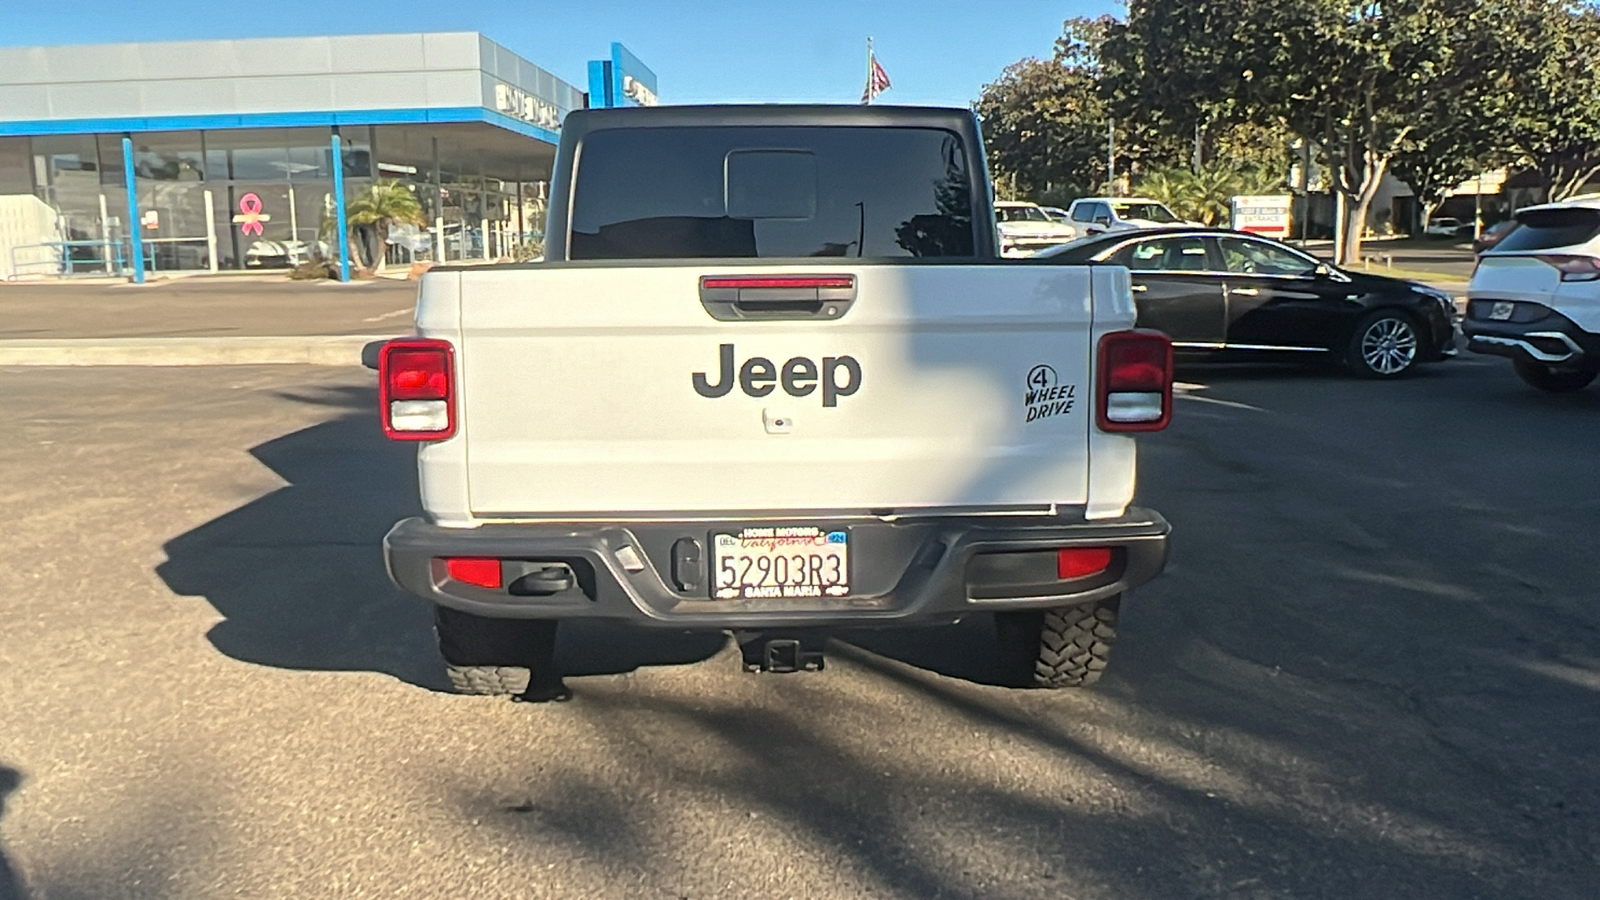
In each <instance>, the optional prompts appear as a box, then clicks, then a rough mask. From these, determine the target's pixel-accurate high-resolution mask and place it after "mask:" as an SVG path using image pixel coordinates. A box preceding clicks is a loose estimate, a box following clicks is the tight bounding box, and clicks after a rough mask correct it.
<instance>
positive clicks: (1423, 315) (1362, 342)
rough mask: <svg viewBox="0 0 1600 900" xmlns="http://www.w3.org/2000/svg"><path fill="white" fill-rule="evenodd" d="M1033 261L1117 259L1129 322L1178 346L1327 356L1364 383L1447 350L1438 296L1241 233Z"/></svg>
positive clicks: (1152, 239) (1137, 242) (1104, 238)
mask: <svg viewBox="0 0 1600 900" xmlns="http://www.w3.org/2000/svg"><path fill="white" fill-rule="evenodd" d="M1033 260H1036V261H1041V262H1044V263H1047V264H1048V263H1057V264H1059V263H1079V264H1082V263H1088V264H1096V263H1099V264H1104V265H1116V266H1126V267H1127V268H1128V269H1129V270H1131V272H1132V274H1133V299H1134V304H1135V306H1137V307H1138V311H1139V327H1141V328H1154V329H1156V330H1158V331H1164V332H1166V334H1167V336H1168V337H1170V338H1172V344H1173V347H1174V348H1175V349H1177V350H1178V351H1180V352H1183V351H1189V352H1204V353H1211V354H1215V355H1216V356H1219V357H1220V356H1231V357H1249V356H1256V357H1263V356H1267V355H1272V356H1274V357H1283V356H1294V357H1304V358H1306V359H1307V360H1308V361H1309V360H1312V359H1337V360H1339V361H1342V362H1343V363H1344V364H1345V365H1346V366H1348V367H1349V368H1350V369H1351V371H1353V372H1355V373H1356V374H1358V375H1363V376H1366V377H1370V378H1394V377H1397V376H1399V375H1403V374H1405V373H1407V372H1409V371H1411V370H1412V368H1413V367H1414V366H1416V365H1417V364H1418V363H1421V362H1428V361H1432V360H1437V359H1442V358H1444V357H1447V356H1454V355H1455V353H1456V347H1455V321H1456V308H1455V301H1454V300H1453V299H1451V297H1450V295H1449V294H1446V293H1444V292H1443V291H1440V290H1436V289H1434V288H1431V287H1428V286H1427V285H1423V284H1417V283H1416V282H1411V281H1401V280H1399V279H1396V278H1384V277H1382V276H1379V275H1368V274H1366V273H1362V272H1347V271H1344V270H1342V269H1337V268H1334V267H1333V266H1330V265H1328V264H1327V263H1324V262H1322V261H1321V260H1318V259H1316V258H1315V257H1312V256H1308V255H1306V254H1305V253H1303V252H1301V251H1299V250H1296V249H1295V248H1293V247H1290V246H1288V245H1286V244H1281V243H1279V242H1277V241H1273V240H1268V239H1266V238H1262V237H1258V236H1256V235H1252V234H1246V233H1243V232H1235V231H1222V230H1218V229H1196V228H1189V229H1183V228H1163V229H1152V230H1146V231H1122V232H1112V233H1110V234H1104V235H1096V236H1094V237H1088V238H1083V239H1081V240H1078V241H1074V242H1072V243H1070V244H1064V245H1062V246H1060V247H1054V248H1051V249H1050V250H1046V251H1044V252H1042V253H1039V254H1037V255H1035V256H1034V257H1033Z"/></svg>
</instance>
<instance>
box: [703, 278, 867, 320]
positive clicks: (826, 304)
mask: <svg viewBox="0 0 1600 900" xmlns="http://www.w3.org/2000/svg"><path fill="white" fill-rule="evenodd" d="M855 302H856V278H855V276H854V275H705V276H702V277H701V278H700V305H701V306H703V307H705V310H706V312H707V313H709V314H710V315H711V318H713V319H716V320H718V321H722V322H736V321H751V320H761V321H772V320H774V319H778V320H783V319H791V320H792V319H842V318H844V315H845V313H846V312H848V311H849V310H850V307H851V306H852V305H853V304H854V303H855Z"/></svg>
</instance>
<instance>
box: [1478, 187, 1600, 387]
mask: <svg viewBox="0 0 1600 900" xmlns="http://www.w3.org/2000/svg"><path fill="white" fill-rule="evenodd" d="M1516 218H1517V222H1518V225H1519V226H1520V227H1518V228H1516V229H1514V230H1512V231H1511V233H1510V234H1508V235H1507V236H1506V237H1505V239H1504V240H1502V241H1501V242H1500V243H1498V244H1496V245H1495V246H1494V247H1492V248H1491V249H1489V250H1487V251H1485V252H1484V254H1483V255H1482V256H1481V257H1479V259H1478V267H1477V269H1476V270H1475V271H1473V273H1472V284H1471V285H1470V286H1469V287H1468V288H1467V319H1466V322H1465V323H1464V324H1463V329H1462V330H1463V331H1464V332H1465V333H1466V336H1467V341H1468V342H1467V349H1469V350H1473V351H1475V352H1478V353H1488V354H1493V355H1495V356H1505V357H1509V358H1510V359H1511V362H1512V365H1513V366H1515V368H1516V370H1517V374H1518V375H1520V376H1522V380H1523V381H1526V382H1527V383H1528V384H1530V385H1533V386H1534V387H1536V388H1539V389H1540V390H1544V391H1552V392H1558V393H1560V392H1567V391H1577V390H1582V389H1583V388H1585V387H1587V386H1588V385H1589V383H1590V382H1592V381H1594V379H1595V376H1596V375H1597V374H1600V194H1589V195H1585V196H1582V197H1574V198H1572V199H1570V200H1566V201H1563V202H1561V203H1550V204H1546V205H1543V206H1530V207H1528V208H1527V209H1523V210H1519V211H1518V212H1517V216H1516Z"/></svg>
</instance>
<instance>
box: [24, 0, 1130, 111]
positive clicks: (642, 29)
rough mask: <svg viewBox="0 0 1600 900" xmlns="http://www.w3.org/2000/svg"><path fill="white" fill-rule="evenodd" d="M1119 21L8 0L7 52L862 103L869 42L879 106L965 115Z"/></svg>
mask: <svg viewBox="0 0 1600 900" xmlns="http://www.w3.org/2000/svg"><path fill="white" fill-rule="evenodd" d="M1115 9H1117V6H1116V4H1115V0H1011V2H1007V3H991V2H982V0H976V2H975V0H922V2H912V0H876V2H874V0H855V2H851V0H801V2H793V0H791V2H773V0H744V2H739V0H695V2H690V0H657V2H636V0H613V2H608V3H593V2H582V0H520V2H519V0H426V2H424V0H305V2H282V0H275V2H262V0H256V2H249V0H246V2H238V0H233V2H216V0H212V2H201V3H182V2H178V0H74V2H72V3H70V4H67V5H65V6H56V5H55V4H52V3H47V2H24V0H0V43H3V44H9V45H30V44H87V43H102V42H111V41H148V40H182V39H189V38H241V37H275V36H289V35H314V34H360V33H369V32H401V31H481V32H483V33H484V34H486V35H488V36H489V37H490V38H492V39H494V40H496V41H499V42H500V43H501V44H504V45H505V46H507V47H509V48H510V49H512V50H513V51H515V52H517V53H519V54H521V55H522V56H524V57H526V58H528V59H529V60H531V61H533V62H535V63H537V64H539V65H541V66H543V67H545V68H546V69H549V70H550V71H551V72H553V73H554V74H555V75H556V76H558V77H560V78H564V79H566V80H567V81H570V82H572V83H574V84H576V85H578V87H580V88H586V87H587V85H586V83H585V79H586V77H587V76H586V74H585V72H586V69H585V64H586V61H587V60H589V59H599V58H600V57H602V56H605V55H606V53H607V51H608V48H609V47H610V45H611V42H612V41H614V40H615V41H621V42H622V43H623V44H625V45H627V47H628V49H630V50H632V51H633V52H634V53H635V54H637V55H638V56H639V58H640V59H642V60H643V61H644V62H645V64H647V65H649V66H650V67H651V68H652V69H654V70H655V72H656V75H657V77H658V78H659V79H660V89H661V90H660V94H661V98H662V101H663V102H666V103H697V102H727V101H768V102H774V101H813V102H845V103H849V102H855V101H858V100H859V99H860V97H861V88H862V86H863V85H864V84H865V82H866V39H867V37H868V35H870V36H872V38H873V39H874V41H875V43H876V46H877V49H878V62H879V63H880V64H881V65H882V66H883V67H884V69H885V71H887V72H888V73H889V77H890V79H891V80H892V81H893V82H894V87H893V88H892V89H891V90H890V91H889V92H887V93H886V94H884V95H883V97H882V100H881V102H885V103H918V104H934V105H951V106H965V105H966V104H967V103H969V102H971V101H972V100H973V99H974V98H976V97H977V96H978V92H979V91H980V90H981V89H982V87H983V85H984V84H986V83H988V82H990V81H993V80H994V79H995V78H996V77H998V76H999V74H1000V72H1001V70H1002V69H1004V68H1005V67H1006V66H1007V65H1009V64H1010V63H1012V62H1015V61H1016V60H1018V59H1022V58H1023V57H1027V56H1045V55H1048V54H1049V53H1050V51H1051V46H1052V44H1053V42H1054V40H1055V38H1056V36H1057V35H1058V34H1060V32H1061V23H1062V21H1063V20H1065V19H1067V18H1068V17H1070V16H1076V15H1096V14H1099V13H1102V12H1110V11H1114V10H1115Z"/></svg>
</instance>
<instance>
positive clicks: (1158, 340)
mask: <svg viewBox="0 0 1600 900" xmlns="http://www.w3.org/2000/svg"><path fill="white" fill-rule="evenodd" d="M1095 387H1096V390H1095V394H1096V400H1097V403H1096V408H1095V419H1096V422H1097V423H1098V424H1099V426H1100V430H1101V431H1111V432H1120V431H1160V430H1161V429H1163V428H1165V427H1167V423H1168V422H1170V421H1172V341H1171V340H1169V339H1168V338H1167V336H1166V335H1164V334H1162V333H1161V332H1159V331H1113V332H1111V333H1110V334H1108V335H1105V336H1104V337H1102V338H1100V374H1099V379H1098V382H1097V384H1096V386H1095Z"/></svg>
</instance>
